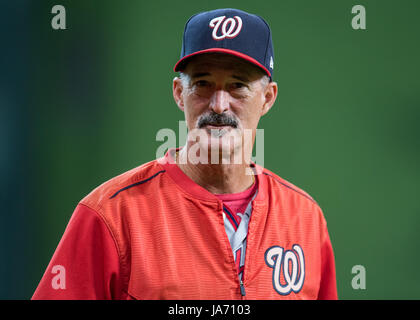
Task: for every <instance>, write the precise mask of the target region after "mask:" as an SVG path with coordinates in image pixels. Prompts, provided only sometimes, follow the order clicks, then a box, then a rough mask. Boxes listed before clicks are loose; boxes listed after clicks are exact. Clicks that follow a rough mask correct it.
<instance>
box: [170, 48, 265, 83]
mask: <svg viewBox="0 0 420 320" xmlns="http://www.w3.org/2000/svg"><path fill="white" fill-rule="evenodd" d="M212 52H219V53H226V54H230V55H233V56H236V57H238V58H241V59H244V60H246V61H248V62H250V63H252V64H254V65H256V66H257V67H259V68H260V69H262V70H263V71H264V72H265V73H266V74H267V75H268V76H269V77H270V79H271V73H270V71H269V70H268V69H267V68H266V67H264V66H263V65H262V64H261V63H259V62H258V61H257V60H255V59H254V58H251V57H250V56H248V55H246V54H243V53H241V52H238V51H234V50H230V49H223V48H211V49H205V50H200V51H197V52H194V53H191V54H189V55H186V56H185V57H183V58H182V59H180V60H179V61H178V62H177V63H176V64H175V67H174V71H175V72H177V71H180V70H181V67H182V65H183V64H184V63H185V62H186V60H188V59H189V58H191V57H193V56H196V55H199V54H203V53H212Z"/></svg>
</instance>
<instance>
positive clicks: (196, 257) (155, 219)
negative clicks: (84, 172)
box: [32, 149, 337, 300]
mask: <svg viewBox="0 0 420 320" xmlns="http://www.w3.org/2000/svg"><path fill="white" fill-rule="evenodd" d="M173 151H174V149H171V150H170V151H168V153H167V154H166V155H165V157H164V158H161V159H158V160H154V161H151V162H149V163H146V164H144V165H142V166H140V167H137V168H135V169H132V170H130V171H128V172H126V173H124V174H122V175H120V176H117V177H115V178H113V179H111V180H109V181H107V182H105V183H104V184H102V185H101V186H99V187H98V188H96V189H95V190H93V191H92V192H91V193H90V194H89V195H88V196H86V197H85V198H84V199H83V200H82V201H80V203H79V204H78V205H77V207H76V209H75V211H74V213H73V215H72V217H71V219H70V222H69V224H68V226H67V228H66V230H65V232H64V235H63V237H62V239H61V241H60V243H59V245H58V247H57V249H56V251H55V253H54V255H53V257H52V259H51V261H50V263H49V265H48V267H47V270H46V271H45V273H44V276H43V277H42V279H41V281H40V283H39V285H38V287H37V289H36V291H35V293H34V295H33V297H32V299H192V300H195V299H209V300H213V299H224V300H231V299H337V289H336V280H335V265H334V255H333V250H332V246H331V242H330V238H329V235H328V231H327V224H326V221H325V219H324V216H323V213H322V211H321V209H320V207H319V206H318V205H317V203H316V202H315V201H314V200H313V199H312V198H311V197H310V196H309V195H308V194H306V193H305V192H304V191H302V190H300V189H299V188H297V187H295V186H294V185H292V184H291V183H289V182H287V181H285V180H284V179H282V178H280V177H279V176H277V175H275V174H274V173H272V172H270V171H269V170H267V169H265V168H262V167H259V166H258V165H253V166H254V168H256V169H257V170H261V171H260V172H261V174H259V175H258V176H257V178H258V193H257V196H256V197H255V199H254V200H253V202H252V215H251V218H250V221H249V226H248V236H247V246H246V254H245V266H244V270H245V272H244V278H243V279H242V280H243V281H241V282H240V281H239V278H238V273H237V267H236V265H235V260H234V256H233V253H232V250H231V247H230V243H229V240H228V238H227V235H226V232H225V227H224V221H223V204H222V202H221V201H220V200H219V199H218V198H217V197H216V196H214V195H213V194H212V193H210V192H208V191H207V190H205V189H204V188H202V187H201V186H199V185H198V184H196V183H195V182H193V181H192V180H191V179H190V178H189V177H188V176H186V175H185V174H184V173H183V172H182V171H181V170H180V169H179V167H178V166H177V165H176V164H174V163H173V158H172V154H171V153H172V152H173Z"/></svg>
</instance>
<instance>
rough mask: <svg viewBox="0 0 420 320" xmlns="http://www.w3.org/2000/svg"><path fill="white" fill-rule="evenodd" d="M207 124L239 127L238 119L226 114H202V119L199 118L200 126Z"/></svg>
mask: <svg viewBox="0 0 420 320" xmlns="http://www.w3.org/2000/svg"><path fill="white" fill-rule="evenodd" d="M206 125H219V126H231V127H233V128H237V127H238V121H236V119H234V118H232V117H229V116H227V115H226V114H218V113H210V114H206V115H204V116H202V117H201V118H200V120H198V127H199V128H202V127H204V126H206Z"/></svg>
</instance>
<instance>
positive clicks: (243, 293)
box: [239, 280, 246, 297]
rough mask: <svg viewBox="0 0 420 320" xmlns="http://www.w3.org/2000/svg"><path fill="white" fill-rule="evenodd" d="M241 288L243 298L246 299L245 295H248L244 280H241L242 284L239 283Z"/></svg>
mask: <svg viewBox="0 0 420 320" xmlns="http://www.w3.org/2000/svg"><path fill="white" fill-rule="evenodd" d="M239 286H240V288H241V295H242V297H245V295H246V292H245V286H244V283H243V281H242V280H240V282H239Z"/></svg>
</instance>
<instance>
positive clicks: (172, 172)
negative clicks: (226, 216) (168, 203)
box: [158, 148, 267, 205]
mask: <svg viewBox="0 0 420 320" xmlns="http://www.w3.org/2000/svg"><path fill="white" fill-rule="evenodd" d="M180 149H181V148H170V149H169V150H168V151H167V152H166V154H165V156H164V157H162V158H160V159H158V162H159V163H160V165H161V166H162V167H163V168H164V170H165V171H166V172H167V173H168V175H169V176H170V177H171V178H172V180H173V181H174V182H175V183H176V184H177V185H178V186H179V187H180V188H181V190H183V191H185V192H186V193H189V194H190V195H192V196H193V197H194V198H198V199H201V200H205V201H214V202H219V201H220V200H219V199H218V198H217V197H216V196H215V195H214V194H212V193H211V192H209V191H208V190H206V189H205V188H203V187H201V186H200V185H198V184H197V183H195V182H194V181H193V180H192V179H191V178H190V177H188V176H187V175H186V174H185V173H184V172H183V171H182V170H181V169H180V168H179V167H178V165H177V164H176V163H175V160H174V155H175V152H176V151H178V150H180ZM250 167H251V168H252V169H253V170H254V172H256V173H257V174H256V175H255V178H256V179H257V183H258V192H257V196H256V197H255V199H254V205H255V204H257V205H259V204H264V203H265V202H266V198H267V176H266V175H265V174H263V172H264V168H263V167H261V166H259V165H257V164H255V163H254V162H251V165H250Z"/></svg>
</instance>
